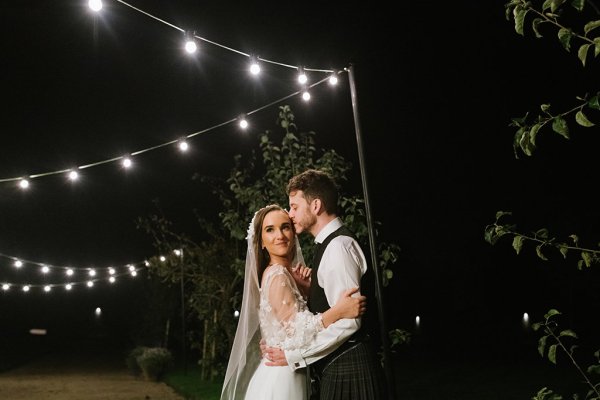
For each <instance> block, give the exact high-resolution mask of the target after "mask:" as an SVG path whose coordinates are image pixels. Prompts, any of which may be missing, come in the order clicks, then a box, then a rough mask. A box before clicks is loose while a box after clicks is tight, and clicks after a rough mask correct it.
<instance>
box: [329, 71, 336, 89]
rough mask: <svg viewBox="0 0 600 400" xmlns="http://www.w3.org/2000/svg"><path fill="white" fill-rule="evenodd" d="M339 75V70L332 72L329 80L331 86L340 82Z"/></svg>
mask: <svg viewBox="0 0 600 400" xmlns="http://www.w3.org/2000/svg"><path fill="white" fill-rule="evenodd" d="M337 76H338V72H337V71H333V72H332V73H331V75H329V79H328V81H329V84H330V85H331V86H335V85H337V83H338V77H337Z"/></svg>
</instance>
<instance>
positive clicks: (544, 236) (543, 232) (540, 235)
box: [535, 228, 550, 240]
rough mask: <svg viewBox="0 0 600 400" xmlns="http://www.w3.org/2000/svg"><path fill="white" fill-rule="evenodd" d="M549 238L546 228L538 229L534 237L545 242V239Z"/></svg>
mask: <svg viewBox="0 0 600 400" xmlns="http://www.w3.org/2000/svg"><path fill="white" fill-rule="evenodd" d="M549 236H550V232H548V229H546V228H541V229H538V230H537V231H536V232H535V237H537V238H539V239H544V240H546V239H548V237H549Z"/></svg>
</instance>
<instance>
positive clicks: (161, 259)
mask: <svg viewBox="0 0 600 400" xmlns="http://www.w3.org/2000/svg"><path fill="white" fill-rule="evenodd" d="M159 260H160V261H162V262H165V261H166V260H167V259H166V258H165V256H160V258H159Z"/></svg>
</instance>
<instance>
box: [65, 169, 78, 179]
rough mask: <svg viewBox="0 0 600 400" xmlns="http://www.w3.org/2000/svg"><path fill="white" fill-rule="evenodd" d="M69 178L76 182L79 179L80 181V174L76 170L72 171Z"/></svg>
mask: <svg viewBox="0 0 600 400" xmlns="http://www.w3.org/2000/svg"><path fill="white" fill-rule="evenodd" d="M67 176H68V177H69V179H70V180H72V181H76V180H77V179H79V173H78V172H77V171H75V170H74V169H72V170H70V171H69V173H68V175H67Z"/></svg>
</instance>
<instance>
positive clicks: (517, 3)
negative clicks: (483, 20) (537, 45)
mask: <svg viewBox="0 0 600 400" xmlns="http://www.w3.org/2000/svg"><path fill="white" fill-rule="evenodd" d="M565 3H567V2H566V0H545V1H544V2H543V4H542V5H541V6H540V7H538V8H536V7H534V6H533V1H528V0H511V1H509V2H508V3H506V4H505V6H504V7H505V12H506V19H507V20H510V18H511V16H512V18H513V19H514V23H515V31H516V32H517V33H518V34H520V35H522V36H525V22H526V19H525V17H526V16H527V15H528V14H532V15H535V17H534V18H533V20H532V21H531V28H532V30H533V32H534V34H535V36H536V37H537V38H541V37H543V36H542V33H541V31H540V26H541V25H542V24H546V25H550V26H553V27H555V28H556V29H557V30H558V34H557V35H558V40H559V41H560V43H561V45H562V46H563V47H564V48H565V50H567V51H570V50H571V44H572V42H573V41H574V40H578V41H579V42H582V44H581V45H580V47H579V50H578V52H577V55H578V57H579V59H580V61H581V63H582V64H583V66H584V67H585V63H586V59H587V58H588V53H589V52H590V49H591V48H593V49H594V57H597V56H598V55H599V54H600V33H599V34H598V36H596V37H592V35H593V34H595V33H597V32H600V29H599V30H596V28H598V27H600V20H593V21H588V22H586V23H585V24H584V25H583V27H582V28H581V30H582V31H581V30H580V31H579V32H578V31H576V30H575V29H573V28H571V27H567V26H566V25H565V24H564V23H563V22H562V20H561V17H562V16H563V14H565V11H566V10H565V7H564V5H565ZM585 3H586V2H585V0H571V1H570V2H569V4H570V5H571V6H572V9H575V10H576V11H577V12H579V13H581V12H582V11H583V9H584V5H585ZM590 4H591V5H592V6H593V3H591V2H590ZM596 12H598V9H596ZM592 93H593V92H592ZM599 95H600V92H597V93H596V94H595V95H589V94H587V93H586V94H585V95H584V96H578V97H577V100H578V102H579V103H578V104H576V105H574V106H573V107H571V109H570V110H567V111H563V112H558V113H551V112H550V104H542V105H541V106H540V108H541V110H542V114H541V115H537V116H536V117H533V118H532V119H529V118H528V117H529V113H526V114H525V116H524V117H521V118H513V119H512V122H511V123H510V124H509V126H511V127H516V128H517V131H516V133H515V136H514V138H513V149H514V152H515V157H516V158H519V157H518V152H519V149H520V150H521V151H522V152H523V153H525V155H527V156H531V155H532V154H533V151H534V150H535V148H536V143H535V142H536V137H537V135H538V132H539V131H540V129H541V128H543V127H544V126H549V127H551V128H552V130H553V131H554V132H556V133H558V134H559V135H561V136H563V137H564V138H565V139H569V125H568V124H567V117H571V116H572V115H574V119H575V122H576V123H577V124H578V125H580V126H583V127H585V128H589V127H592V126H594V125H595V124H594V123H593V122H592V121H590V119H588V117H587V114H589V111H590V110H600V104H599V101H598V97H599Z"/></svg>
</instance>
